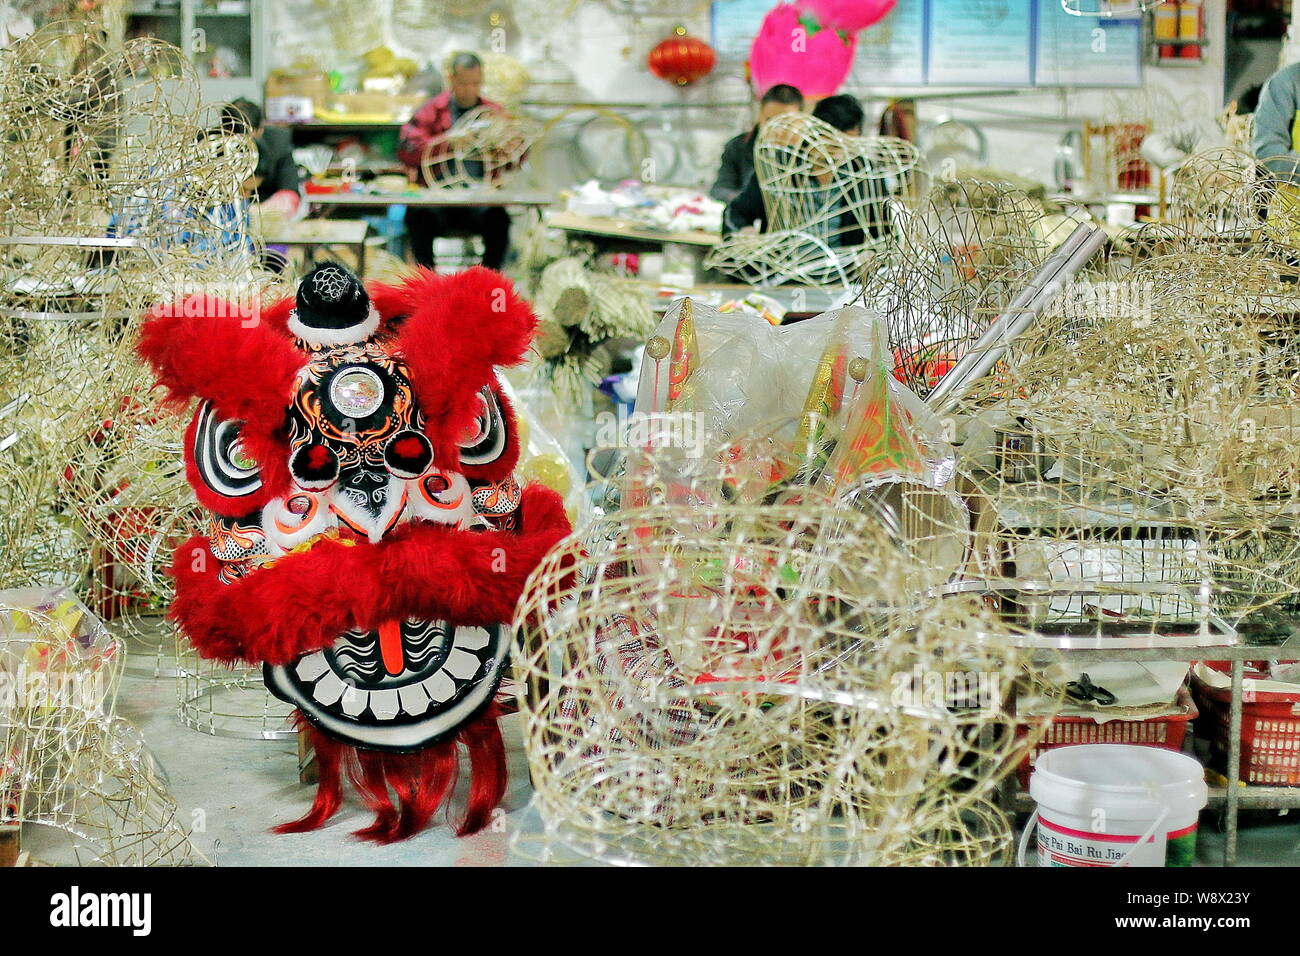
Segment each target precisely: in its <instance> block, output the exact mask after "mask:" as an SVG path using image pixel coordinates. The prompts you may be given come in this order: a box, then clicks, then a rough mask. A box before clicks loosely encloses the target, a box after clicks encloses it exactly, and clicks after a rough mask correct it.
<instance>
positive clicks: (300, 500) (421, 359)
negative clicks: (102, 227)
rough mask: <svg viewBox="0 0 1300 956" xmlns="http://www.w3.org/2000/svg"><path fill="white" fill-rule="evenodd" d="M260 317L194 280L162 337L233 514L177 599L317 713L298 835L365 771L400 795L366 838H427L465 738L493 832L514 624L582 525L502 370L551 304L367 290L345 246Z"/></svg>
mask: <svg viewBox="0 0 1300 956" xmlns="http://www.w3.org/2000/svg"><path fill="white" fill-rule="evenodd" d="M238 314H239V313H238V310H235V309H232V308H230V307H229V306H227V305H225V304H224V303H220V302H207V301H203V300H202V299H201V298H200V299H197V300H196V299H191V300H187V301H186V302H184V303H181V304H179V305H176V306H170V307H160V308H158V309H155V310H154V312H153V313H152V314H151V315H150V317H149V319H148V320H147V321H146V323H145V325H144V328H143V330H142V333H141V341H140V345H139V349H140V352H141V354H142V355H143V356H144V357H145V359H146V360H147V361H148V362H149V363H150V364H151V365H152V367H153V368H154V370H155V373H156V375H157V377H158V381H159V383H160V384H161V385H163V386H165V387H166V388H167V390H168V399H169V401H170V402H172V403H173V404H182V403H188V402H189V401H190V400H191V399H194V398H197V399H198V400H199V405H198V408H197V410H196V411H195V412H194V415H193V418H192V420H191V422H190V426H189V429H188V430H187V432H186V440H185V450H186V469H187V476H188V478H189V482H190V484H191V486H193V488H194V490H195V494H196V496H197V497H198V498H199V501H200V502H201V503H202V504H203V505H204V506H205V507H207V508H208V509H209V510H210V511H211V512H212V515H211V519H210V522H209V526H208V528H207V529H206V534H199V535H196V536H195V537H193V538H192V539H191V540H190V541H188V542H186V543H185V544H184V545H182V546H181V547H180V548H179V549H178V550H177V552H176V555H175V558H174V561H173V567H172V574H173V576H174V578H175V582H176V597H175V600H174V601H173V604H172V608H171V611H170V613H171V616H172V617H173V618H174V619H175V620H176V621H177V622H178V623H179V625H180V626H181V628H182V629H183V630H184V632H185V634H186V635H187V637H188V638H189V639H190V641H191V642H192V643H193V644H194V645H195V647H196V648H197V649H198V651H199V653H200V654H202V655H203V656H205V657H210V658H214V659H217V660H221V661H228V662H231V661H244V662H248V663H260V664H262V665H263V670H264V674H265V679H266V684H267V687H268V688H269V689H270V691H271V692H272V693H273V694H275V695H276V696H277V697H279V698H281V699H282V700H285V701H287V702H289V703H291V704H293V705H294V706H295V707H296V708H297V712H298V714H299V716H300V720H301V721H302V722H303V723H305V724H306V725H307V726H308V727H309V730H310V734H311V737H312V740H313V743H314V745H315V747H316V751H317V759H318V764H319V769H320V784H319V787H318V790H317V794H316V800H315V802H314V804H313V806H312V808H311V810H310V811H309V812H308V814H307V815H306V816H305V817H303V818H302V819H301V820H297V821H294V822H293V823H289V824H284V825H282V826H280V827H277V828H276V829H277V830H278V831H280V832H295V831H300V830H307V829H313V828H315V827H318V826H320V825H322V824H323V823H324V822H325V821H326V820H328V819H329V818H330V817H331V816H333V815H334V813H335V812H336V811H337V810H338V809H339V807H340V806H341V804H342V778H343V776H344V775H345V774H346V776H348V777H349V778H350V779H351V780H352V781H353V783H354V785H355V786H356V788H357V789H358V791H359V792H360V793H361V795H362V796H363V798H364V799H365V800H366V802H367V803H368V804H369V805H370V807H371V808H372V809H373V810H374V811H375V814H376V817H375V821H374V823H373V824H371V825H370V826H369V827H367V828H365V829H363V830H361V831H358V836H362V837H365V838H369V839H375V840H378V841H382V842H387V841H391V840H397V839H402V838H404V837H407V836H411V835H412V834H414V833H416V832H418V831H419V830H421V829H423V828H424V827H425V826H426V825H427V824H428V822H429V821H430V820H431V819H432V816H433V814H434V813H435V812H436V811H437V810H438V808H439V807H441V806H443V805H444V804H445V803H446V802H447V801H448V800H449V798H450V795H451V791H452V790H453V789H454V785H455V781H456V775H457V766H458V754H459V750H460V748H462V747H463V748H464V749H465V751H466V752H467V753H468V757H469V763H470V772H471V780H470V785H469V794H468V800H467V806H466V810H465V815H464V817H463V819H462V821H461V823H460V825H459V828H458V829H459V832H461V833H470V832H474V831H475V830H477V829H480V828H481V827H482V826H483V825H484V824H485V823H486V822H487V820H488V819H489V817H490V814H491V811H492V809H493V808H494V807H495V806H496V804H497V803H498V802H499V801H500V799H501V797H502V795H503V794H504V791H505V784H506V777H505V754H504V748H503V746H502V742H501V735H500V731H499V729H498V727H497V723H496V718H497V712H496V708H495V704H494V698H495V695H496V691H497V687H498V684H499V682H500V679H501V675H502V671H503V668H504V666H505V664H506V661H507V658H508V655H509V650H510V643H511V636H510V633H509V628H508V626H507V624H508V622H509V621H510V620H511V618H512V616H513V613H514V606H515V604H516V602H517V601H518V598H519V595H520V593H521V592H522V589H523V585H524V582H525V580H526V579H527V577H528V575H529V573H531V571H532V570H533V568H534V567H535V566H536V565H537V563H538V562H539V561H540V560H541V558H542V556H543V555H544V554H545V553H546V552H547V551H548V550H549V549H550V548H551V547H553V546H554V545H555V544H556V543H557V542H558V541H559V540H560V539H562V538H563V537H564V536H565V535H566V534H567V533H568V532H569V530H570V529H569V523H568V520H567V518H566V516H565V513H564V509H563V506H562V503H561V502H560V499H559V497H558V496H557V495H556V494H555V493H554V492H551V491H549V490H548V489H546V488H544V487H542V486H538V485H533V486H528V487H521V486H520V485H519V483H518V481H517V480H516V478H515V476H514V474H513V469H514V467H515V464H516V463H517V461H518V455H519V449H518V433H517V429H516V426H515V419H514V414H513V411H512V409H511V408H510V405H509V402H508V401H507V400H506V398H505V395H504V394H503V393H502V390H501V388H500V385H499V383H498V382H497V379H496V375H495V371H494V367H496V366H500V365H509V364H514V363H515V362H518V361H519V360H520V358H522V356H523V353H524V350H525V349H526V348H527V346H528V343H529V341H530V339H531V336H532V332H533V328H534V325H535V319H534V318H533V316H532V314H531V312H530V311H529V309H528V307H527V306H526V305H525V304H524V303H523V302H522V301H521V300H519V299H518V298H517V297H515V295H514V293H513V290H512V289H511V288H510V286H509V283H508V282H507V280H505V279H504V278H503V277H501V276H499V275H497V274H496V273H493V272H490V271H488V270H486V269H481V268H476V269H471V270H469V271H468V272H464V273H461V274H459V275H456V276H452V277H446V278H444V277H439V276H436V275H434V274H433V273H431V272H427V271H421V272H419V273H417V274H416V275H415V276H414V277H412V278H411V279H409V280H407V281H406V282H405V283H403V284H402V285H399V286H385V285H375V286H373V287H372V288H371V289H370V290H369V291H367V290H366V289H365V288H364V287H362V285H361V284H360V282H358V281H357V280H356V278H355V277H354V276H352V275H351V273H349V272H347V271H346V270H345V269H343V268H342V267H341V266H337V265H334V264H326V265H323V266H319V267H317V268H316V269H314V270H313V271H312V272H310V273H309V274H308V275H307V276H306V277H304V279H303V280H302V283H301V284H300V286H299V289H298V293H297V295H296V296H295V297H294V298H293V299H289V300H285V301H283V302H280V303H276V304H275V305H273V306H270V307H269V308H267V309H265V310H263V311H262V313H261V315H260V316H259V317H258V321H255V322H253V323H249V322H248V321H247V320H246V319H240V318H225V317H226V316H237V315H238ZM394 796H395V797H396V802H394Z"/></svg>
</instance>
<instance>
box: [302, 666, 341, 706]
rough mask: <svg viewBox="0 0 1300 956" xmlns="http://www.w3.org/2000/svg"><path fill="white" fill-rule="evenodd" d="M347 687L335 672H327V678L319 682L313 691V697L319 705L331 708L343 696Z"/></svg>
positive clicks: (324, 677)
mask: <svg viewBox="0 0 1300 956" xmlns="http://www.w3.org/2000/svg"><path fill="white" fill-rule="evenodd" d="M347 686H348V685H347V684H345V683H343V681H341V680H339V677H338V675H337V674H335V673H334V672H333V671H326V672H325V676H323V677H322V678H321V679H320V680H318V681H317V682H316V686H315V687H313V688H312V689H311V695H312V697H314V698H315V699H316V700H317V701H318V702H319V703H322V704H324V705H325V706H326V707H329V706H332V705H333V704H335V703H336V702H337V701H338V699H339V698H340V697H342V696H343V691H344V690H345V689H346V688H347Z"/></svg>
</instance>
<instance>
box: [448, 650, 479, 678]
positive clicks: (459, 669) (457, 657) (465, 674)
mask: <svg viewBox="0 0 1300 956" xmlns="http://www.w3.org/2000/svg"><path fill="white" fill-rule="evenodd" d="M478 667H479V660H478V658H477V657H475V656H474V655H473V654H471V653H470V652H469V651H466V650H461V649H460V648H459V647H454V648H452V651H451V653H450V654H448V655H447V663H446V664H444V665H443V669H444V670H446V671H447V673H449V674H451V676H452V677H459V678H460V679H461V680H469V679H470V678H471V677H473V676H474V675H475V674H477V673H478Z"/></svg>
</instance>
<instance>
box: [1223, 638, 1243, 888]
mask: <svg viewBox="0 0 1300 956" xmlns="http://www.w3.org/2000/svg"><path fill="white" fill-rule="evenodd" d="M1245 671H1246V662H1245V661H1243V660H1242V659H1241V658H1234V659H1233V661H1232V702H1231V704H1230V705H1229V707H1228V767H1227V771H1228V772H1227V773H1226V774H1225V776H1226V777H1227V778H1228V794H1227V800H1226V801H1225V805H1224V810H1223V812H1224V815H1225V816H1226V817H1227V824H1228V832H1227V833H1225V834H1224V837H1223V865H1224V866H1236V865H1237V810H1238V807H1237V804H1238V802H1239V800H1240V797H1241V794H1240V793H1239V792H1238V788H1239V786H1240V783H1241V687H1242V677H1243V676H1244V674H1245Z"/></svg>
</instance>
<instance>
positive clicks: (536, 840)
mask: <svg viewBox="0 0 1300 956" xmlns="http://www.w3.org/2000/svg"><path fill="white" fill-rule="evenodd" d="M176 712H177V706H176V685H175V681H174V680H173V679H172V678H169V677H161V678H147V677H140V676H132V675H130V674H128V675H127V676H126V677H124V679H123V683H122V688H121V692H120V694H119V697H118V713H119V714H120V715H121V716H123V717H125V718H126V719H127V720H129V721H131V723H133V724H134V725H135V726H136V727H138V728H139V729H140V731H141V732H142V733H143V735H144V738H145V740H146V741H147V743H148V745H149V747H150V749H151V750H152V751H153V753H154V755H155V756H156V757H157V759H158V761H159V762H160V763H161V765H162V767H163V769H164V770H165V772H166V774H167V777H168V780H169V783H170V787H171V793H172V795H173V797H174V798H175V800H176V802H177V805H178V807H179V808H180V816H181V818H182V819H183V820H189V821H192V822H193V823H194V825H195V830H196V832H195V833H194V837H193V839H194V843H195V845H196V846H197V847H198V848H199V850H201V851H202V852H203V853H204V854H205V855H206V856H207V857H208V859H210V860H211V861H212V862H213V863H216V864H217V865H222V866H264V865H276V866H286V865H288V866H520V865H525V866H526V865H531V864H532V863H534V862H535V860H536V859H537V858H538V855H539V854H540V852H541V845H542V844H541V840H540V833H541V825H540V821H539V818H538V816H537V814H536V811H534V810H532V809H531V808H529V806H528V802H529V798H530V796H531V790H530V786H529V783H528V773H527V768H526V765H525V761H524V756H523V747H522V742H521V736H520V718H519V717H518V716H517V715H516V716H511V717H507V718H506V719H505V720H504V721H503V724H502V726H503V731H504V734H505V738H506V748H507V753H508V757H509V766H510V788H509V790H508V791H507V795H506V799H505V803H504V807H503V812H502V813H501V815H500V816H499V817H498V819H496V820H495V821H494V823H493V824H492V826H491V827H490V828H489V829H488V830H487V831H484V832H482V833H479V834H476V835H475V836H472V837H467V838H464V839H458V838H456V837H455V836H454V835H453V834H452V833H451V831H450V830H449V829H448V828H447V827H446V826H437V827H433V828H430V829H429V830H427V831H426V832H424V833H422V834H420V835H419V836H417V837H415V838H413V839H411V840H408V841H406V842H403V843H398V844H394V845H391V846H373V845H371V844H368V843H360V842H358V841H356V840H354V839H353V838H352V836H351V832H352V831H353V830H356V829H359V828H360V827H362V826H364V825H366V824H367V823H368V822H369V819H370V817H369V814H368V812H367V811H366V810H365V809H364V807H362V806H361V805H360V804H359V803H352V804H348V805H346V806H345V808H344V810H343V811H341V812H340V814H339V815H338V816H337V817H335V819H334V820H333V821H332V822H331V823H330V824H328V825H327V826H326V827H325V828H324V829H322V830H318V831H316V832H314V833H305V834H294V835H287V836H276V835H274V834H271V833H268V832H267V830H268V828H269V827H271V826H273V825H274V824H276V823H280V822H283V821H286V820H292V819H295V818H297V817H299V816H301V815H302V814H303V813H305V812H306V810H307V808H308V806H309V805H310V804H311V797H312V793H313V790H314V788H313V787H307V786H301V785H299V783H298V779H297V754H296V747H295V743H294V741H293V740H292V739H287V740H280V741H259V740H238V739H232V738H224V737H213V736H209V735H207V734H202V733H199V732H197V731H194V730H191V729H189V728H188V727H186V726H184V725H183V724H182V723H181V722H180V720H179V718H178V717H177V713H176ZM1215 822H1216V821H1215V818H1214V815H1213V814H1206V815H1204V816H1203V817H1202V825H1201V832H1200V838H1199V846H1198V853H1197V856H1198V862H1199V864H1200V865H1204V866H1217V865H1219V864H1220V862H1221V861H1222V858H1223V856H1222V853H1223V849H1222V847H1223V836H1222V834H1221V833H1220V832H1218V828H1217V827H1216V825H1215ZM516 835H517V836H518V837H519V839H520V840H521V841H522V843H521V844H520V846H521V848H522V849H523V850H524V854H523V855H521V854H520V853H518V852H515V851H514V850H512V848H511V841H512V837H515V836H516ZM1238 853H1239V855H1238V860H1239V865H1256V866H1296V865H1300V812H1297V811H1292V813H1291V814H1290V815H1289V816H1285V817H1279V816H1278V815H1277V814H1276V813H1271V814H1262V813H1261V814H1257V815H1256V816H1255V817H1253V818H1249V820H1248V818H1247V817H1243V829H1242V830H1241V832H1240V836H1239V851H1238Z"/></svg>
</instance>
